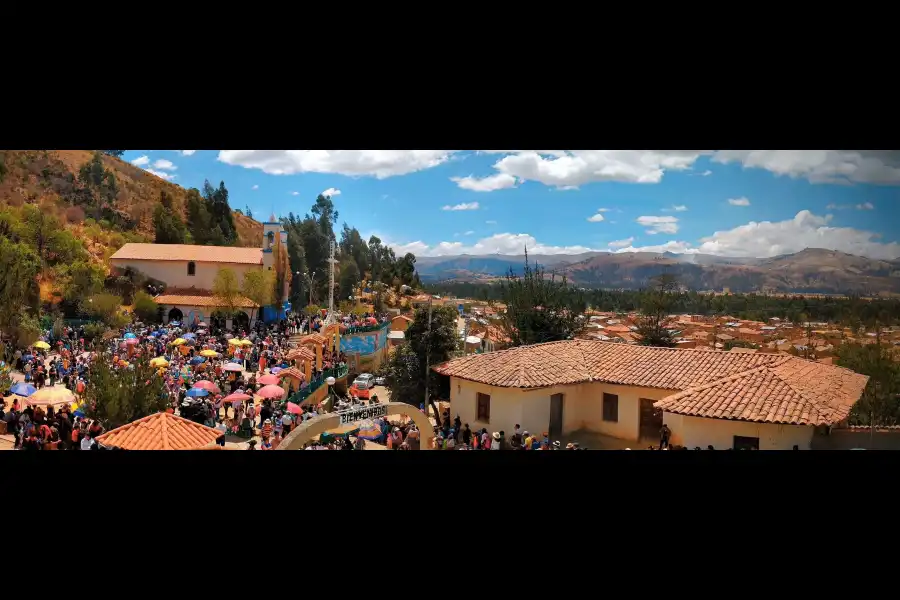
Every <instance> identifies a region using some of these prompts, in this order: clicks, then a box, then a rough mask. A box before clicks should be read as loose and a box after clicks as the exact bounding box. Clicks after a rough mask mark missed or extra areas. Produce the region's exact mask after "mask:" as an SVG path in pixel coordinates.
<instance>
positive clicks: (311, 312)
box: [303, 304, 322, 317]
mask: <svg viewBox="0 0 900 600" xmlns="http://www.w3.org/2000/svg"><path fill="white" fill-rule="evenodd" d="M321 310H322V309H321V308H320V307H318V306H316V305H315V304H310V305H308V306H306V307H305V308H304V309H303V312H305V313H306V314H307V315H308V316H310V317H313V316H315V315H318V314H319V312H320V311H321Z"/></svg>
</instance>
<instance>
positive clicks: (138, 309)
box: [134, 291, 159, 323]
mask: <svg viewBox="0 0 900 600" xmlns="http://www.w3.org/2000/svg"><path fill="white" fill-rule="evenodd" d="M134 314H136V315H137V316H138V318H139V319H140V320H141V321H143V322H144V323H155V322H156V320H157V318H158V317H159V305H157V304H156V301H155V300H154V299H153V297H152V296H150V294H148V293H147V292H144V291H138V292H137V293H136V294H135V295H134Z"/></svg>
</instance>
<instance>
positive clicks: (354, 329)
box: [341, 321, 391, 335]
mask: <svg viewBox="0 0 900 600" xmlns="http://www.w3.org/2000/svg"><path fill="white" fill-rule="evenodd" d="M390 325H391V323H390V321H389V322H387V323H379V324H377V325H362V326H360V327H348V328H347V330H346V331H342V332H341V335H350V334H353V333H368V332H370V331H379V330H381V329H385V328H387V327H390Z"/></svg>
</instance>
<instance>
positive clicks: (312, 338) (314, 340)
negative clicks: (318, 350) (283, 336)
mask: <svg viewBox="0 0 900 600" xmlns="http://www.w3.org/2000/svg"><path fill="white" fill-rule="evenodd" d="M327 341H328V338H326V337H325V336H324V335H322V334H319V333H311V334H309V335H307V336H303V337H302V338H300V343H301V344H324V343H325V342H327Z"/></svg>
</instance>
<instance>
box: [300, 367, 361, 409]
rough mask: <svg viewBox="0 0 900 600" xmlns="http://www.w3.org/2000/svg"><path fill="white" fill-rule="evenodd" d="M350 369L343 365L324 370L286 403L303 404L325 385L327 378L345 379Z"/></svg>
mask: <svg viewBox="0 0 900 600" xmlns="http://www.w3.org/2000/svg"><path fill="white" fill-rule="evenodd" d="M349 370H350V367H349V366H348V365H344V366H342V367H335V368H333V369H325V370H324V371H322V373H321V374H319V375H318V376H317V377H316V378H315V379H313V380H312V381H310V382H309V385H308V386H306V387H305V388H303V389H302V390H300V391H299V392H296V393H295V394H294V395H292V396H290V397H288V402H293V403H294V404H303V402H304V401H305V400H306V399H307V398H309V397H310V396H311V395H312V394H313V393H315V391H316V390H318V389H319V388H320V387H322V386H323V385H324V384H325V380H326V379H328V378H329V377H334V378H335V379H341V378H342V377H346V376H347V373H348V372H349Z"/></svg>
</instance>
